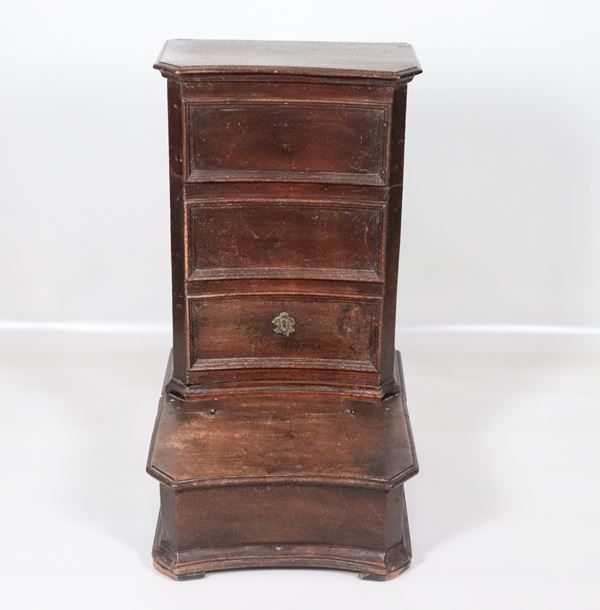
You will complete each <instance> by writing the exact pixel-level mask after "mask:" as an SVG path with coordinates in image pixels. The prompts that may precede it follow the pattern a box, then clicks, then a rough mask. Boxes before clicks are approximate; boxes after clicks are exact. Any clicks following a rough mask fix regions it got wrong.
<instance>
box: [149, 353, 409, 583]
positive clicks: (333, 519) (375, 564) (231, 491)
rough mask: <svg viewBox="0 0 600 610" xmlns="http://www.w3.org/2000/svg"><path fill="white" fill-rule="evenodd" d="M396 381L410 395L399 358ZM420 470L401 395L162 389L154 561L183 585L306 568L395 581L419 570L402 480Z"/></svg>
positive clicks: (153, 464)
mask: <svg viewBox="0 0 600 610" xmlns="http://www.w3.org/2000/svg"><path fill="white" fill-rule="evenodd" d="M396 379H397V380H398V384H399V387H402V388H404V385H403V380H402V370H401V366H400V360H399V358H398V362H397V377H396ZM417 471H418V465H417V460H416V455H415V451H414V445H413V439H412V433H411V430H410V424H409V419H408V414H407V411H406V400H405V394H404V391H403V392H402V393H401V394H399V395H396V396H392V397H390V398H387V399H386V400H355V399H348V398H342V397H339V398H334V397H331V396H325V397H324V396H320V395H311V396H306V395H301V396H299V395H295V394H285V393H278V392H273V393H261V394H258V395H252V396H244V397H239V396H230V397H227V396H224V397H220V398H218V399H216V398H211V399H207V400H200V401H198V400H195V401H193V402H189V403H184V404H183V405H182V404H181V403H180V402H179V401H176V402H174V403H173V402H171V401H170V400H169V398H168V396H167V395H166V394H163V396H162V398H161V403H160V408H159V414H158V417H157V423H156V427H155V431H154V436H153V440H152V444H151V448H150V455H149V460H148V472H149V473H150V474H151V475H152V476H154V477H155V478H156V479H158V480H159V482H160V484H161V485H160V492H161V513H160V517H159V522H158V526H157V532H156V538H155V544H154V550H153V557H154V562H155V565H156V567H157V569H159V570H160V571H161V572H164V573H165V574H167V575H169V576H171V577H173V578H176V579H185V578H195V577H201V576H203V575H204V573H206V572H211V571H215V570H229V569H237V568H270V567H272V568H275V567H288V568H291V567H297V568H302V567H305V568H334V569H341V570H351V571H355V572H358V573H359V574H361V576H362V577H363V578H366V579H370V580H387V579H389V578H392V577H394V576H395V575H397V574H399V573H400V572H402V571H403V570H404V569H406V568H407V567H408V565H409V564H410V558H411V551H410V538H409V533H408V521H407V515H406V505H405V500H404V485H403V484H404V482H405V481H406V480H407V479H408V478H410V477H411V476H413V475H414V474H416V472H417Z"/></svg>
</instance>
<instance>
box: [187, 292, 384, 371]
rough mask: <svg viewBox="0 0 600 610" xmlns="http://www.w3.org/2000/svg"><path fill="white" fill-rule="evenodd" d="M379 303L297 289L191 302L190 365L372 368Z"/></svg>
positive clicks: (374, 367)
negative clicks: (301, 292)
mask: <svg viewBox="0 0 600 610" xmlns="http://www.w3.org/2000/svg"><path fill="white" fill-rule="evenodd" d="M380 311H381V301H380V299H378V298H373V299H368V300H367V299H360V300H359V299H342V298H332V297H316V296H297V295H289V296H288V295H267V296H265V295H260V296H257V295H243V296H242V295H240V296H238V295H236V296H229V295H228V296H216V297H215V296H210V297H207V296H202V297H192V298H190V299H189V300H188V319H189V332H190V341H189V356H190V357H189V361H190V370H192V371H195V370H196V371H197V370H207V369H223V368H229V369H240V368H321V369H344V370H356V371H376V370H377V369H378V362H377V355H378V353H379V348H378V343H379V318H380Z"/></svg>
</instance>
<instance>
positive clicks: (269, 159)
mask: <svg viewBox="0 0 600 610" xmlns="http://www.w3.org/2000/svg"><path fill="white" fill-rule="evenodd" d="M386 134H387V120H386V108H385V107H372V106H358V105H357V106H351V105H348V106H344V105H325V104H311V103H303V104H298V103H289V104H280V103H277V104H276V103H269V104H261V103H252V104H249V103H232V104H189V105H188V142H189V150H188V179H189V180H190V181H192V182H194V181H197V182H205V181H207V182H210V181H224V180H232V181H244V180H267V181H269V180H275V181H277V180H285V181H319V182H342V183H349V184H385V183H386V180H387V176H386V171H385V167H386V162H385V158H386V154H385V150H386V146H387V137H386Z"/></svg>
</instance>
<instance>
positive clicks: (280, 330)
mask: <svg viewBox="0 0 600 610" xmlns="http://www.w3.org/2000/svg"><path fill="white" fill-rule="evenodd" d="M271 323H272V324H273V332H274V333H275V334H277V335H285V336H286V337H289V336H290V335H291V334H292V333H294V332H296V320H294V318H293V317H292V316H290V314H289V313H288V312H287V311H282V312H281V313H280V314H279V315H277V316H275V317H274V318H273V319H272V320H271Z"/></svg>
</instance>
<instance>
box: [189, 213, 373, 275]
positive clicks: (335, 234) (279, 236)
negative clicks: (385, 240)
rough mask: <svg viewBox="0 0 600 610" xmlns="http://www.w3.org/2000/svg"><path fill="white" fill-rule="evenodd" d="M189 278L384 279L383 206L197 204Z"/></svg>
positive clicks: (192, 223)
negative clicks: (381, 269)
mask: <svg viewBox="0 0 600 610" xmlns="http://www.w3.org/2000/svg"><path fill="white" fill-rule="evenodd" d="M188 227H189V229H188V234H189V265H188V266H189V272H188V273H189V279H191V280H203V279H204V280H208V279H235V278H269V277H273V278H294V277H297V278H303V279H310V278H316V279H331V280H336V279H337V280H346V281H371V282H372V281H380V280H381V278H380V259H381V230H382V208H381V207H379V206H371V207H360V206H358V205H356V206H355V205H352V206H351V205H348V206H340V205H336V206H329V207H328V206H323V205H316V204H312V203H305V204H289V203H258V204H255V203H244V204H210V205H209V204H194V205H192V206H190V209H189V216H188Z"/></svg>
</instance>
